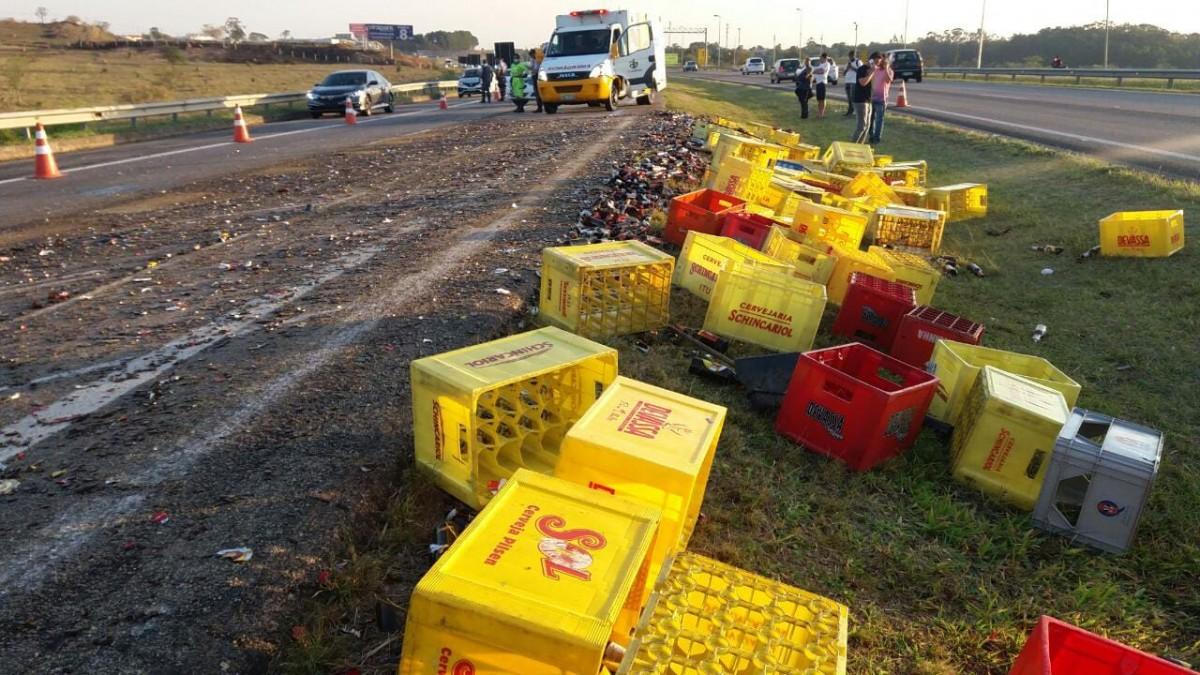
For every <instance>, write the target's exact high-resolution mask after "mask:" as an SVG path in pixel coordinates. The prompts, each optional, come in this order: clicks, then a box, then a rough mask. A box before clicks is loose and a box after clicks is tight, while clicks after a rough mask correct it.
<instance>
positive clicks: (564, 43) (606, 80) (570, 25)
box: [538, 9, 667, 114]
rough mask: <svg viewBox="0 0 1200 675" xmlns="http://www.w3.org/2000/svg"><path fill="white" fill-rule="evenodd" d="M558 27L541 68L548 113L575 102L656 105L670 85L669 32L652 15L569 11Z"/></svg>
mask: <svg viewBox="0 0 1200 675" xmlns="http://www.w3.org/2000/svg"><path fill="white" fill-rule="evenodd" d="M555 26H556V27H555V29H554V34H553V35H551V36H550V42H549V43H547V45H546V51H545V56H544V58H543V60H542V65H541V69H540V70H539V71H538V93H539V94H540V95H541V97H542V105H543V107H544V108H545V110H546V112H548V113H551V114H553V113H556V112H558V106H560V105H572V104H588V105H592V106H601V105H602V106H604V107H605V108H607V109H608V110H612V109H613V108H615V107H616V106H617V104H618V102H619V101H620V100H621V99H630V98H632V99H637V102H638V104H639V105H650V104H651V103H653V102H654V94H655V92H657V91H661V90H662V89H664V88H665V87H666V86H667V70H666V40H665V38H666V36H665V35H663V34H662V32H661V30H659V27H658V25H657V23H656V22H652V21H651V20H650V19H649V17H647V16H645V15H642V14H634V13H631V12H627V11H624V10H619V11H609V10H607V9H589V10H581V11H577V12H571V13H570V14H563V15H561V16H559V17H557V18H556V20H555Z"/></svg>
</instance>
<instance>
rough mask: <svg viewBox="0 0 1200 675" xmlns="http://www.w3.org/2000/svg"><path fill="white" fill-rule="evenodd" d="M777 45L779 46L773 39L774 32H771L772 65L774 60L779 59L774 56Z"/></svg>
mask: <svg viewBox="0 0 1200 675" xmlns="http://www.w3.org/2000/svg"><path fill="white" fill-rule="evenodd" d="M778 46H779V43H778V42H777V41H776V40H775V34H774V33H771V65H772V66H773V65H775V62H776V61H778V60H779V59H777V58H776V57H775V56H776V55H775V48H776V47H778Z"/></svg>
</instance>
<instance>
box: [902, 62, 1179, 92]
mask: <svg viewBox="0 0 1200 675" xmlns="http://www.w3.org/2000/svg"><path fill="white" fill-rule="evenodd" d="M925 72H927V73H930V74H935V75H942V76H943V77H949V76H950V75H962V77H963V79H964V80H965V79H967V76H968V75H982V76H983V79H985V80H990V79H991V78H992V77H993V76H997V77H1003V76H1008V77H1010V78H1011V79H1013V80H1016V79H1017V76H1023V77H1038V78H1041V81H1042V82H1045V81H1046V78H1047V77H1073V78H1075V84H1079V83H1080V81H1081V80H1082V79H1083V78H1085V77H1089V78H1099V79H1106V78H1115V79H1116V81H1117V84H1118V85H1120V84H1121V83H1122V82H1123V81H1124V80H1125V79H1139V80H1166V81H1167V88H1168V89H1170V88H1171V87H1173V86H1174V85H1175V80H1200V70H1183V69H1162V68H950V67H931V68H926V69H925Z"/></svg>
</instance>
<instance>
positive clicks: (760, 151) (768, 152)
mask: <svg viewBox="0 0 1200 675" xmlns="http://www.w3.org/2000/svg"><path fill="white" fill-rule="evenodd" d="M789 152H790V151H789V150H788V149H787V148H786V147H784V146H782V145H779V144H777V143H766V142H764V143H743V144H741V145H740V146H738V148H737V149H736V150H734V155H735V156H736V157H739V158H741V159H745V160H747V161H749V162H751V163H753V164H755V165H756V166H761V167H764V168H771V167H772V166H774V165H775V162H777V161H779V160H781V159H787V158H788V155H789Z"/></svg>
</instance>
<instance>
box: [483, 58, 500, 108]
mask: <svg viewBox="0 0 1200 675" xmlns="http://www.w3.org/2000/svg"><path fill="white" fill-rule="evenodd" d="M495 76H496V71H494V70H492V66H491V65H490V64H488V63H484V64H483V65H482V66H480V67H479V102H480V103H491V102H492V79H493V78H494V77H495Z"/></svg>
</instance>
